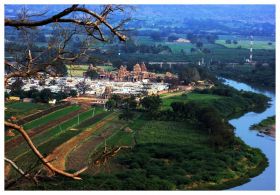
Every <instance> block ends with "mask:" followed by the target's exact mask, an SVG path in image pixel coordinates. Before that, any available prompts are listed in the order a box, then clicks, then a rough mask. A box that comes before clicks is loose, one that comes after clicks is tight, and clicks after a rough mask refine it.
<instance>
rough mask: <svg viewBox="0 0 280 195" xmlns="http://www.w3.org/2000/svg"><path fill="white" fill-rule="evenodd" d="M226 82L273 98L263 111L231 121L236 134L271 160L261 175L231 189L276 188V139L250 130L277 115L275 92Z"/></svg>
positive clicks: (234, 82) (227, 80)
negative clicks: (252, 126) (251, 127)
mask: <svg viewBox="0 0 280 195" xmlns="http://www.w3.org/2000/svg"><path fill="white" fill-rule="evenodd" d="M225 84H227V85H230V86H232V87H234V88H236V89H238V90H244V91H252V92H256V93H262V94H264V95H266V96H268V97H270V98H271V102H270V104H271V105H270V106H269V107H268V108H267V109H266V110H265V111H263V112H262V113H255V112H249V113H246V114H245V115H243V116H241V117H239V118H237V119H232V120H230V121H229V122H230V124H232V125H233V126H234V127H235V128H236V129H235V135H236V136H238V137H240V138H241V139H242V140H243V141H244V142H245V143H246V144H248V145H249V146H251V147H255V148H259V149H260V150H261V151H262V152H263V153H264V154H265V155H266V157H267V158H268V161H269V166H268V167H267V168H266V169H265V170H264V171H263V172H262V173H261V174H260V175H258V176H256V177H254V178H252V179H251V180H250V182H248V183H245V184H243V185H241V186H237V187H234V188H231V190H275V170H276V169H275V139H274V138H272V137H269V136H266V135H264V137H261V136H258V135H257V133H258V132H257V131H252V130H250V126H251V125H253V124H256V123H259V122H260V121H262V120H263V119H266V118H267V117H269V116H273V115H275V101H276V100H275V93H273V92H271V91H264V90H259V89H256V88H252V87H250V86H249V85H247V84H244V83H240V82H236V81H234V80H229V79H225Z"/></svg>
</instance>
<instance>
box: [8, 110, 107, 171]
mask: <svg viewBox="0 0 280 195" xmlns="http://www.w3.org/2000/svg"><path fill="white" fill-rule="evenodd" d="M108 114H109V112H105V113H104V111H103V109H99V108H96V109H95V115H94V116H93V109H90V110H88V111H85V112H83V113H81V114H80V116H79V120H78V117H77V116H76V117H75V116H74V117H72V118H69V120H68V121H66V122H63V123H60V124H59V123H56V124H53V128H51V129H49V130H48V131H44V132H42V133H40V134H38V135H36V136H34V137H33V138H32V140H33V143H34V144H35V145H36V146H37V147H38V148H39V150H40V151H41V152H42V153H43V154H49V153H50V152H51V151H52V150H54V149H55V148H56V147H57V146H59V145H61V144H63V143H64V142H66V141H67V140H69V139H71V138H72V137H74V136H76V135H78V134H79V133H81V132H82V131H83V130H84V129H85V128H87V127H89V125H86V124H83V123H84V122H85V123H86V121H87V119H90V118H92V117H93V119H94V120H93V121H95V122H98V121H99V120H101V119H102V118H103V117H105V116H107V115H108ZM99 115H101V116H99ZM78 121H80V123H79V124H78ZM95 122H92V123H91V125H94V123H95ZM87 124H88V123H87ZM82 125H83V128H79V129H78V127H79V126H82ZM5 155H6V156H7V157H9V158H10V159H13V160H15V161H16V162H17V163H18V164H19V165H20V166H22V167H23V168H28V165H30V162H31V161H32V159H34V161H32V162H34V163H35V162H36V159H37V157H36V156H35V155H34V154H33V153H32V152H31V150H30V149H29V147H28V146H27V144H26V143H25V142H23V143H21V144H19V145H17V146H16V147H14V148H13V149H12V150H11V151H9V152H7V151H6V153H5ZM30 160H31V161H30ZM14 174H16V173H14V172H12V175H14Z"/></svg>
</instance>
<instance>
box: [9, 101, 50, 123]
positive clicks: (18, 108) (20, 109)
mask: <svg viewBox="0 0 280 195" xmlns="http://www.w3.org/2000/svg"><path fill="white" fill-rule="evenodd" d="M49 107H50V106H49V105H48V104H43V103H29V102H7V103H5V108H6V110H5V119H8V118H10V117H11V116H15V117H16V118H17V119H19V118H22V117H25V116H27V115H29V114H33V113H36V112H39V111H41V110H44V109H47V108H49Z"/></svg>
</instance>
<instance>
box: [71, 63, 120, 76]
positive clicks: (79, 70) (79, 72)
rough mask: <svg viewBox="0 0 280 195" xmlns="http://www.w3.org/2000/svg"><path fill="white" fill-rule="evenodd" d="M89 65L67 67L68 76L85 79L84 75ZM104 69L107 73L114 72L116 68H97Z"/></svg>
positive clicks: (106, 66)
mask: <svg viewBox="0 0 280 195" xmlns="http://www.w3.org/2000/svg"><path fill="white" fill-rule="evenodd" d="M88 66H89V65H66V67H67V73H68V76H71V75H72V76H73V77H83V73H84V72H86V71H87V69H88ZM97 67H98V68H103V69H104V70H105V71H112V70H114V69H115V68H114V67H113V66H108V65H104V66H97Z"/></svg>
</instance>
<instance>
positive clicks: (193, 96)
mask: <svg viewBox="0 0 280 195" xmlns="http://www.w3.org/2000/svg"><path fill="white" fill-rule="evenodd" d="M221 98H223V97H221V96H217V95H210V94H197V93H187V94H181V95H180V94H178V95H176V96H171V97H170V96H167V98H166V97H163V98H162V100H163V104H162V106H163V108H164V109H165V108H170V105H171V103H172V102H175V101H176V102H184V103H186V102H189V101H195V102H199V103H200V104H208V103H210V102H213V101H215V100H219V99H221Z"/></svg>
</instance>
